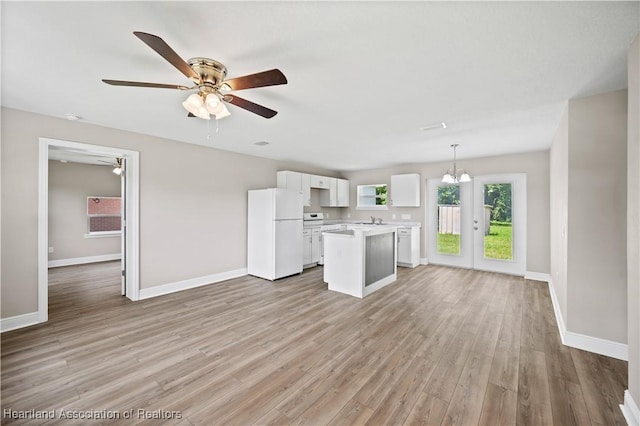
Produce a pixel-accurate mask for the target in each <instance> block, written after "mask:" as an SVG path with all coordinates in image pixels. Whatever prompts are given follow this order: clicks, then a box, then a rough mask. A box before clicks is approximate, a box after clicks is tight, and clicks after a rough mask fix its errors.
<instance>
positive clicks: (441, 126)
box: [420, 121, 447, 132]
mask: <svg viewBox="0 0 640 426" xmlns="http://www.w3.org/2000/svg"><path fill="white" fill-rule="evenodd" d="M446 128H447V124H446V123H445V122H444V121H442V122H440V123H438V124H431V125H429V126H424V127H420V131H421V132H425V131H427V130H435V129H446Z"/></svg>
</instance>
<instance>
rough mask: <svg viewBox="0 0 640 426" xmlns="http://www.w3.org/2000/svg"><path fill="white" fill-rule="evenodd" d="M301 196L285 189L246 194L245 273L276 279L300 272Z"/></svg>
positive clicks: (253, 191) (255, 191) (259, 190)
mask: <svg viewBox="0 0 640 426" xmlns="http://www.w3.org/2000/svg"><path fill="white" fill-rule="evenodd" d="M302 210H303V208H302V194H301V193H300V192H299V191H295V190H291V189H285V188H269V189H257V190H251V191H249V200H248V214H247V216H248V223H247V236H248V241H247V272H248V273H249V275H254V276H256V277H260V278H265V279H268V280H272V281H273V280H276V279H278V278H282V277H286V276H289V275H293V274H298V273H301V272H302V248H303V246H302Z"/></svg>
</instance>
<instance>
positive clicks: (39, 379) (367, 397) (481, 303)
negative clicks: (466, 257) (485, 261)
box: [1, 262, 627, 425]
mask: <svg viewBox="0 0 640 426" xmlns="http://www.w3.org/2000/svg"><path fill="white" fill-rule="evenodd" d="M118 272H119V263H118V262H107V263H102V264H96V265H84V266H76V267H64V268H56V269H52V270H51V272H50V280H51V282H56V283H57V284H55V285H53V286H51V287H50V293H49V303H50V307H49V317H50V321H49V322H48V323H47V324H43V325H38V326H33V327H29V328H26V329H22V330H16V331H12V332H7V333H4V334H3V335H2V348H1V353H2V359H1V361H2V370H1V371H2V384H1V397H2V409H3V412H4V410H6V409H11V410H32V409H33V410H52V409H55V410H56V417H58V416H59V410H61V409H63V410H78V411H76V412H77V413H81V412H83V411H81V410H95V412H98V413H101V410H114V411H116V412H118V413H120V414H121V415H124V413H125V412H128V410H131V409H134V410H138V409H143V410H147V411H146V413H147V414H148V415H159V414H163V415H165V416H171V415H172V414H171V413H170V412H172V411H177V412H179V413H180V416H179V417H180V418H173V419H168V420H167V419H165V421H166V422H167V423H168V424H184V425H188V424H203V425H210V424H220V425H231V424H238V425H245V424H313V425H320V424H339V425H344V424H372V425H383V424H394V425H395V424H446V425H449V424H461V425H474V424H483V425H499V424H506V425H509V424H522V425H550V424H558V425H572V424H576V425H583V424H584V425H587V424H604V425H614V424H620V425H623V424H625V423H624V418H623V417H622V415H621V413H620V410H619V408H618V404H619V403H621V402H622V398H623V391H624V390H625V389H626V387H627V365H626V363H625V362H622V361H618V360H615V359H611V358H607V357H603V356H599V355H595V354H591V353H588V352H584V351H580V350H576V349H572V348H568V347H566V346H563V345H562V344H561V343H560V337H559V335H558V331H557V327H556V322H555V318H554V315H553V308H552V306H551V301H550V298H549V292H548V289H547V287H546V284H545V283H541V282H536V281H528V280H524V279H522V278H517V277H511V276H506V275H500V274H495V273H487V272H478V271H469V270H463V269H454V268H446V267H439V266H433V265H429V266H420V267H418V268H416V269H405V268H399V279H398V281H397V282H396V283H394V284H392V285H390V286H388V287H386V288H385V289H383V290H381V291H378V292H376V293H374V294H373V295H371V296H369V297H367V298H365V299H363V300H359V299H356V298H352V297H349V296H345V295H342V294H338V293H334V292H330V291H328V290H327V286H326V284H324V283H323V282H322V269H321V268H314V269H311V270H307V271H305V272H304V273H303V274H302V275H299V276H294V277H291V278H287V279H283V280H279V281H276V282H274V283H272V282H269V281H265V280H261V279H257V278H254V277H249V276H247V277H242V278H238V279H233V280H229V281H225V282H222V283H217V284H213V285H210V286H206V287H201V288H198V289H194V290H189V291H184V292H180V293H175V294H172V295H167V296H163V297H158V298H154V299H150V300H145V301H141V302H136V303H133V302H130V301H128V300H127V299H125V298H123V297H121V296H120V295H119V289H120V288H119V277H118ZM158 410H164V411H158ZM66 412H67V413H68V411H66ZM103 413H104V412H103ZM137 415H138V412H137V411H135V412H134V418H133V420H123V419H121V420H120V421H119V422H120V423H137V422H138V421H141V422H142V421H143V420H144V419H139V418H137ZM174 417H177V415H174ZM147 422H148V423H154V424H157V423H161V421H158V420H153V421H150V420H147ZM2 423H3V424H5V423H16V424H18V423H29V422H25V421H24V420H11V419H9V418H3V420H2ZM36 423H38V422H36ZM45 423H46V424H55V423H65V421H63V420H61V419H60V418H57V419H54V420H50V421H46V422H45ZM102 423H111V422H110V421H102ZM76 424H82V422H80V423H78V422H77V421H76ZM92 424H94V423H92Z"/></svg>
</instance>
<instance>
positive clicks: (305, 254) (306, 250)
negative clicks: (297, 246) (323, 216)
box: [302, 229, 312, 266]
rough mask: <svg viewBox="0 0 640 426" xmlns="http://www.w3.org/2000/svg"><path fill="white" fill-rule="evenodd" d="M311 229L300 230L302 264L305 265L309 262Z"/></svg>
mask: <svg viewBox="0 0 640 426" xmlns="http://www.w3.org/2000/svg"><path fill="white" fill-rule="evenodd" d="M311 239H312V235H311V229H305V230H303V231H302V265H303V266H307V265H310V264H311Z"/></svg>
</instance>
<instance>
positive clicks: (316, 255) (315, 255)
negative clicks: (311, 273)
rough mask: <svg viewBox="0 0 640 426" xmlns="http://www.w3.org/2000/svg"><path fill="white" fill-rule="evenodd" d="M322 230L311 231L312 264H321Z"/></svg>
mask: <svg viewBox="0 0 640 426" xmlns="http://www.w3.org/2000/svg"><path fill="white" fill-rule="evenodd" d="M320 235H321V232H320V228H318V229H313V230H312V231H311V263H318V262H320Z"/></svg>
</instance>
